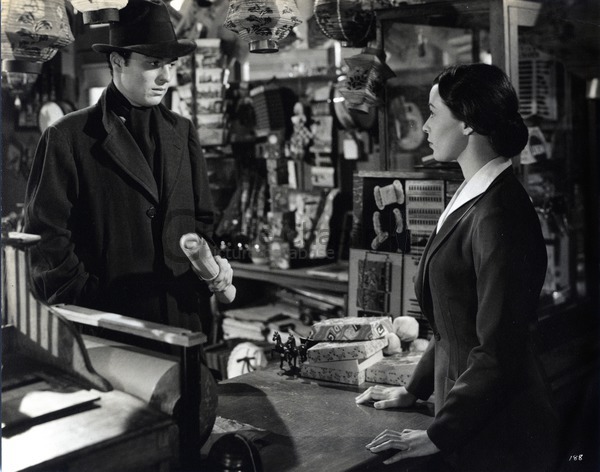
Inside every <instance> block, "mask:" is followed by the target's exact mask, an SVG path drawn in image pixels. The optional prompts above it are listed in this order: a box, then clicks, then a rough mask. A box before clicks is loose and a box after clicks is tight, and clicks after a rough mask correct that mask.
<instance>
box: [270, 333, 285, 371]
mask: <svg viewBox="0 0 600 472" xmlns="http://www.w3.org/2000/svg"><path fill="white" fill-rule="evenodd" d="M273 341H274V342H275V347H274V348H273V349H271V356H272V355H273V352H276V353H278V354H279V368H280V369H283V361H285V360H286V349H285V346H284V345H283V343H282V342H281V335H280V334H279V333H278V332H277V331H275V332H274V333H273Z"/></svg>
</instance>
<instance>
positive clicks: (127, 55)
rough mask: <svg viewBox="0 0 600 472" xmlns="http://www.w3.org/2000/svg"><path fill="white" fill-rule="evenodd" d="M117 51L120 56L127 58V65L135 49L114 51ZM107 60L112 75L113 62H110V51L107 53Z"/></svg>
mask: <svg viewBox="0 0 600 472" xmlns="http://www.w3.org/2000/svg"><path fill="white" fill-rule="evenodd" d="M114 52H116V53H117V54H118V55H119V56H121V57H122V58H123V59H125V65H127V61H129V58H130V57H131V54H132V53H133V51H114ZM106 62H108V68H109V69H110V76H111V77H112V76H113V67H112V64H111V63H110V53H108V54H107V55H106Z"/></svg>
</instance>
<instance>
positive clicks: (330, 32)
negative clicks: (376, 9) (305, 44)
mask: <svg viewBox="0 0 600 472" xmlns="http://www.w3.org/2000/svg"><path fill="white" fill-rule="evenodd" d="M314 16H315V19H316V20H317V24H318V25H319V28H320V29H321V31H322V32H323V34H324V35H325V36H327V37H328V38H331V39H335V40H336V41H339V42H340V43H341V44H342V46H343V47H354V48H356V47H364V46H366V45H367V42H368V41H370V40H371V39H373V37H374V35H375V14H374V13H373V12H372V11H370V10H364V9H363V6H362V3H361V1H360V0H316V1H315V15H314Z"/></svg>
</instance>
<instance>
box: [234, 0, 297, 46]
mask: <svg viewBox="0 0 600 472" xmlns="http://www.w3.org/2000/svg"><path fill="white" fill-rule="evenodd" d="M300 23H302V20H300V16H299V12H298V7H297V6H296V1H295V0H230V2H229V10H228V12H227V18H226V19H225V23H224V26H225V28H227V29H228V30H230V31H233V32H234V33H237V34H238V35H239V36H240V38H242V39H243V40H245V41H247V42H248V44H249V48H250V52H254V53H271V52H277V51H279V44H278V43H279V41H281V40H282V39H284V38H285V37H286V36H288V35H289V34H290V32H291V31H292V29H294V28H295V27H296V26H298V25H299V24H300Z"/></svg>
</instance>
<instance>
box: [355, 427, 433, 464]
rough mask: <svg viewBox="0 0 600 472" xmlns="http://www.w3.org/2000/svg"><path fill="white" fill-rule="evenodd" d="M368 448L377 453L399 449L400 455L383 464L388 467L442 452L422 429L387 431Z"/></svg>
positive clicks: (368, 445)
mask: <svg viewBox="0 0 600 472" xmlns="http://www.w3.org/2000/svg"><path fill="white" fill-rule="evenodd" d="M366 447H367V449H369V450H370V451H371V452H375V453H376V452H381V451H386V450H388V449H399V450H400V452H399V453H398V454H396V455H394V456H392V457H390V458H389V459H386V460H385V461H384V462H383V463H384V464H386V465H387V464H393V463H394V462H398V461H400V460H402V459H408V458H409V457H420V456H429V455H431V454H435V453H437V452H439V451H440V450H439V449H438V448H437V446H436V445H435V444H433V442H432V441H431V439H429V436H428V435H427V431H424V430H420V429H405V430H403V431H402V432H398V431H392V430H390V429H386V430H385V431H384V432H383V433H381V434H379V436H377V437H376V438H375V439H373V441H371V442H370V443H369V444H367V446H366Z"/></svg>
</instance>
